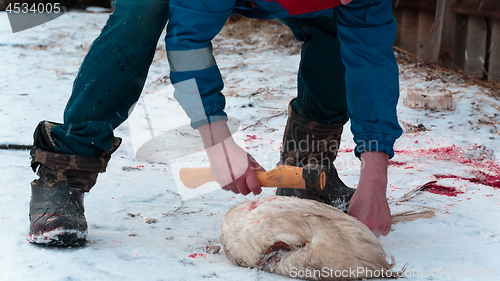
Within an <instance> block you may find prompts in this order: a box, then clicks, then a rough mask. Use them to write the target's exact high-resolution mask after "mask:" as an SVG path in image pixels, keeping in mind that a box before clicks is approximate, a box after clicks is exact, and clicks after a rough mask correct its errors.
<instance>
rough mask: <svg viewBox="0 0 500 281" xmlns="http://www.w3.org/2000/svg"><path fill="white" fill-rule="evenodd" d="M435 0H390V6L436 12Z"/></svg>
mask: <svg viewBox="0 0 500 281" xmlns="http://www.w3.org/2000/svg"><path fill="white" fill-rule="evenodd" d="M436 2H437V0H392V6H393V7H394V8H395V9H398V8H411V9H419V10H429V11H435V10H436Z"/></svg>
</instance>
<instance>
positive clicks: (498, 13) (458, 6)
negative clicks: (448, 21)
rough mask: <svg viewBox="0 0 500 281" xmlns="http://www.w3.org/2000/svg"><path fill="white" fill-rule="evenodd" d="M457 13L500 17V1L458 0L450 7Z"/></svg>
mask: <svg viewBox="0 0 500 281" xmlns="http://www.w3.org/2000/svg"><path fill="white" fill-rule="evenodd" d="M450 11H451V12H453V13H457V14H466V15H474V16H481V17H487V18H497V19H500V1H498V0H457V2H456V3H455V4H454V5H452V6H451V7H450Z"/></svg>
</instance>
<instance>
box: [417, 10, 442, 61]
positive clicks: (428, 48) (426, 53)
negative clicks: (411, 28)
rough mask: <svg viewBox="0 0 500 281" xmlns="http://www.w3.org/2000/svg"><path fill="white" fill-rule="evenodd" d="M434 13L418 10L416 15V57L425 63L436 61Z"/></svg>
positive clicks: (436, 41)
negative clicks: (425, 61)
mask: <svg viewBox="0 0 500 281" xmlns="http://www.w3.org/2000/svg"><path fill="white" fill-rule="evenodd" d="M434 18H435V13H434V12H433V11H428V10H420V11H419V15H418V44H417V56H418V57H419V58H422V59H424V60H427V61H436V60H437V57H436V54H437V52H436V48H437V47H438V46H436V44H437V43H439V40H436V38H435V33H436V29H435V25H434Z"/></svg>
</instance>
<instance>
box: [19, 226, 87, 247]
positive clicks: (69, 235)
mask: <svg viewBox="0 0 500 281" xmlns="http://www.w3.org/2000/svg"><path fill="white" fill-rule="evenodd" d="M86 237H87V233H86V231H85V232H84V231H79V230H73V229H54V230H51V231H46V232H43V233H38V234H32V233H30V234H29V235H28V242H30V243H31V244H38V245H45V246H51V247H78V246H83V245H85V244H86V243H87V239H86Z"/></svg>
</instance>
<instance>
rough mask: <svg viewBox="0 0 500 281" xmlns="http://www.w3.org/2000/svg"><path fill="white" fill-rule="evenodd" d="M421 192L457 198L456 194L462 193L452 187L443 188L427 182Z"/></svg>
mask: <svg viewBox="0 0 500 281" xmlns="http://www.w3.org/2000/svg"><path fill="white" fill-rule="evenodd" d="M422 190H425V191H427V192H430V193H434V194H439V195H446V196H450V197H457V194H461V193H463V192H462V191H460V190H457V189H456V188H454V187H448V186H443V185H439V184H436V182H429V183H427V184H426V187H424V188H423V189H422Z"/></svg>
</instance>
